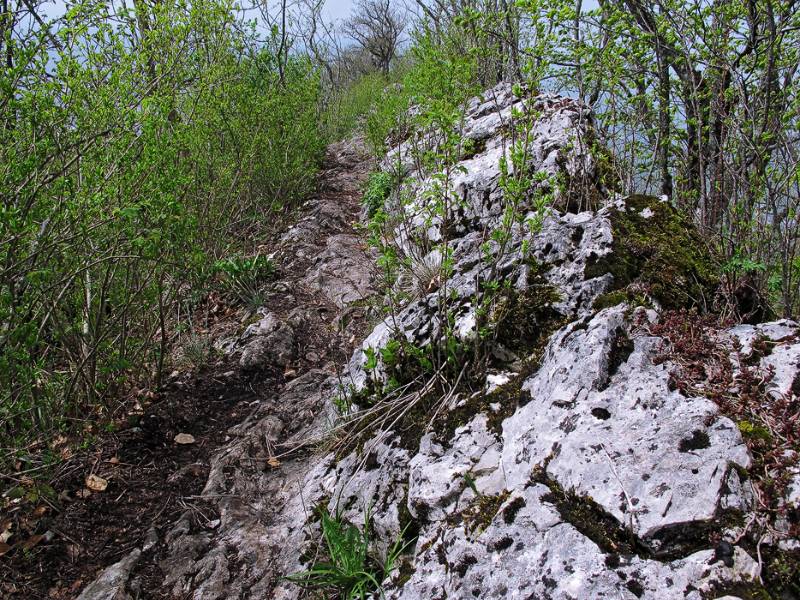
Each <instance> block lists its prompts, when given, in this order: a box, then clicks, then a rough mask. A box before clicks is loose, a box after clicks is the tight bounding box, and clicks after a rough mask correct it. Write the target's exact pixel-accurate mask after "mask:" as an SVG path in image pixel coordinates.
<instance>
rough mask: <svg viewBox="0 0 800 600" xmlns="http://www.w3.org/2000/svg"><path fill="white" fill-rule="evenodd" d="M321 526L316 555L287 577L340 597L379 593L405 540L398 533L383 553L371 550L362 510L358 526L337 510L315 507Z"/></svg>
mask: <svg viewBox="0 0 800 600" xmlns="http://www.w3.org/2000/svg"><path fill="white" fill-rule="evenodd" d="M317 514H318V516H319V519H320V521H319V524H320V530H321V537H322V539H321V543H319V544H318V545H319V548H318V550H319V552H320V556H319V557H318V558H317V560H315V562H314V564H313V565H312V566H311V568H309V569H308V570H306V571H301V572H299V573H294V574H292V575H289V576H288V577H287V579H288V580H289V581H292V582H294V583H296V584H298V585H300V586H302V587H304V588H307V589H309V590H315V591H320V592H322V593H324V594H326V596H327V595H328V594H333V595H335V597H336V598H339V599H340V600H355V599H359V600H365V599H366V598H367V597H372V596H373V594H375V593H378V594H379V595H380V596H381V597H383V588H382V587H381V583H382V582H383V580H384V579H385V578H386V577H387V576H388V575H389V574H390V573H391V572H392V571H393V570H394V568H395V566H396V565H397V561H398V558H399V557H400V555H401V554H402V553H403V552H404V551H405V549H406V548H407V546H408V542H407V541H405V540H404V537H403V534H402V533H401V535H400V536H398V538H397V540H396V541H395V543H394V544H393V545H392V547H391V548H389V550H388V551H387V553H386V556H385V557H380V556H377V555H376V554H375V553H373V552H372V549H371V547H370V546H371V545H372V541H371V537H370V532H371V525H370V515H369V511H368V510H367V511H366V512H365V514H364V525H363V527H362V528H361V529H359V528H358V527H356V526H355V525H353V524H352V523H349V522H348V521H346V520H345V519H344V518H343V517H342V515H341V514H340V513H338V512H336V513H335V514H331V513H330V512H329V511H328V510H327V509H326V508H325V507H324V506H320V507H318V508H317Z"/></svg>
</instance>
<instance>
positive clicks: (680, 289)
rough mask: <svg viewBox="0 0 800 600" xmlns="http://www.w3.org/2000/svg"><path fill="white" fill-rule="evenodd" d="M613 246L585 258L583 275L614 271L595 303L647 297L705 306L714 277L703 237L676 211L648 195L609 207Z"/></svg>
mask: <svg viewBox="0 0 800 600" xmlns="http://www.w3.org/2000/svg"><path fill="white" fill-rule="evenodd" d="M610 218H611V226H612V233H613V237H614V239H613V242H612V244H613V246H612V252H611V253H610V254H609V255H607V256H605V257H602V258H600V259H597V260H595V261H593V262H590V263H588V264H587V267H586V272H585V275H586V277H587V278H591V277H598V276H600V275H603V274H605V273H611V274H612V275H613V276H614V290H613V291H612V292H611V293H609V294H606V295H605V296H601V297H600V298H598V300H597V303H596V305H597V308H601V307H604V306H610V305H611V303H616V302H615V301H618V300H623V299H625V300H629V301H634V300H635V301H639V300H641V298H642V296H645V297H647V298H652V299H653V300H655V301H656V302H657V303H658V304H659V305H660V306H661V307H662V308H665V309H675V308H689V307H693V306H697V307H699V308H705V307H707V306H709V305H710V304H711V301H712V299H713V296H714V293H715V291H716V288H717V285H718V283H719V280H718V276H717V269H716V268H715V265H714V262H713V261H712V259H711V255H710V254H709V252H708V250H707V248H706V245H705V242H704V241H703V239H702V237H701V236H700V234H699V233H698V232H697V230H696V229H695V227H694V225H693V224H692V223H691V222H689V220H688V219H686V218H685V217H684V216H683V215H681V213H679V212H678V211H677V210H676V209H675V208H673V207H672V206H671V205H670V204H669V203H667V202H662V201H661V200H659V199H658V198H654V197H651V196H630V197H628V198H627V199H626V200H625V207H624V208H621V207H613V208H612V209H611V212H610Z"/></svg>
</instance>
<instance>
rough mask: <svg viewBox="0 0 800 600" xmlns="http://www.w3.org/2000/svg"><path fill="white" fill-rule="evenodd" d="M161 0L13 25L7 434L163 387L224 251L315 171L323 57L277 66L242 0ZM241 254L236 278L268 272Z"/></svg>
mask: <svg viewBox="0 0 800 600" xmlns="http://www.w3.org/2000/svg"><path fill="white" fill-rule="evenodd" d="M143 10H144V9H143ZM146 10H147V11H148V14H147V18H148V20H149V21H150V24H149V27H148V28H147V31H146V32H145V34H144V35H142V33H141V32H140V31H139V24H140V23H139V21H138V20H137V18H136V15H134V14H133V13H132V12H130V11H126V10H125V9H118V10H117V9H116V8H115V7H114V6H112V5H110V4H104V3H77V4H74V5H72V6H71V8H70V10H69V11H68V12H67V14H66V16H65V18H64V19H63V20H59V21H57V22H54V23H53V24H51V25H47V26H44V27H43V28H40V29H38V30H37V29H36V28H34V29H32V30H31V32H30V35H29V36H28V37H27V38H26V39H25V43H24V44H23V43H21V42H19V41H16V40H17V36H16V35H10V36H7V37H6V38H5V40H4V43H6V44H11V46H9V56H12V55H13V58H14V61H13V66H11V67H7V68H6V67H4V68H3V69H2V70H0V106H2V107H3V117H2V120H0V189H1V190H3V192H2V195H3V197H4V204H3V207H2V208H1V209H0V239H2V240H4V241H3V243H2V244H0V264H2V265H3V269H2V270H0V446H2V447H11V446H16V447H24V446H26V445H27V444H26V442H30V441H31V440H32V439H35V438H37V437H42V436H43V435H44V434H46V433H48V432H49V431H50V430H52V429H53V428H61V427H65V426H66V425H67V424H69V423H74V422H76V421H75V420H74V417H76V416H81V417H82V418H85V417H87V416H89V418H92V419H96V418H101V417H102V415H103V413H106V412H108V411H109V409H114V408H116V406H113V404H114V403H117V402H121V400H120V399H121V398H122V397H123V396H124V392H125V391H126V390H127V389H129V388H131V387H133V386H134V385H136V386H138V387H140V388H143V389H147V388H154V387H157V386H158V385H159V381H160V374H161V373H162V369H163V366H164V361H165V359H166V356H167V355H168V350H169V348H168V344H169V342H170V340H171V339H172V336H171V332H172V331H173V330H174V329H175V327H176V323H175V322H174V321H175V316H174V315H176V314H178V313H179V311H178V310H175V309H176V307H177V306H180V305H181V304H182V300H183V299H184V297H185V296H186V295H187V294H193V295H196V294H197V293H198V290H199V286H198V282H202V280H203V275H204V273H205V271H207V265H208V263H209V257H211V256H225V255H230V254H234V255H235V254H236V253H238V252H241V251H242V250H243V248H242V246H243V245H244V241H243V240H245V239H247V240H250V238H251V234H252V232H253V231H259V230H263V229H264V225H265V224H269V223H271V222H276V219H274V218H271V216H274V211H277V210H283V209H284V208H285V207H290V206H291V205H293V204H295V203H296V202H297V201H299V200H300V199H302V198H304V197H305V196H306V195H307V194H308V193H309V192H310V191H311V190H313V189H314V188H315V185H316V180H315V174H316V171H317V169H318V166H319V163H320V159H321V157H322V151H323V149H324V139H323V137H322V135H321V132H320V128H319V119H318V116H319V115H318V101H319V98H320V82H319V77H318V75H317V73H316V71H315V70H314V68H313V66H312V65H311V63H310V61H309V60H307V59H304V58H302V57H293V58H290V59H287V60H285V61H284V63H285V64H282V65H280V67H279V65H278V54H277V45H278V43H279V41H278V40H277V38H276V39H268V40H267V41H266V44H264V43H263V41H262V40H260V39H259V37H258V35H257V34H256V32H255V31H253V30H251V29H250V28H248V27H244V26H243V25H244V23H242V22H241V21H239V20H238V17H237V11H236V9H235V6H234V5H233V3H232V2H229V1H228V0H198V1H197V2H192V3H191V5H188V4H186V3H155V4H151V5H148V7H146ZM115 11H116V12H115ZM26 35H27V34H26ZM134 39H135V40H137V43H136V44H132V43H131V40H134ZM54 40H57V43H56V42H54ZM251 244H252V242H248V245H251ZM238 266H239V267H243V269H244V270H243V271H236V270H235V269H234V270H230V269H233V265H229V267H230V269H229V271H224V270H223V271H224V273H225V275H224V276H225V277H227V278H229V280H230V281H231V285H232V286H234V287H236V288H237V289H238V288H239V287H242V286H241V284H242V283H244V284H245V285H244V287H247V286H248V285H249V284H250V283H251V282H252V281H253V279H252V276H253V275H257V276H258V277H261V276H262V274H263V273H262V272H261V268H260V267H258V268H255V269H251V268H249V267H247V266H246V265H244V264H239V265H238ZM258 277H257V278H258ZM257 278H256V279H257Z"/></svg>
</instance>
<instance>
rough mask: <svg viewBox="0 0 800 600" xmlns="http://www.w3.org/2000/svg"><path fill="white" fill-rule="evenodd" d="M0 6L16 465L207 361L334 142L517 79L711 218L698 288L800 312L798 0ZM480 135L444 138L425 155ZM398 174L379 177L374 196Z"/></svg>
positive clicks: (710, 301) (423, 123)
mask: <svg viewBox="0 0 800 600" xmlns="http://www.w3.org/2000/svg"><path fill="white" fill-rule="evenodd" d="M1 1H2V3H0V54H1V55H2V58H3V63H2V64H3V67H2V71H0V73H1V75H0V82H2V85H0V196H2V213H1V214H0V447H1V448H2V454H0V472H2V473H3V474H4V475H6V474H8V475H9V476H10V477H11V480H12V481H16V482H17V483H20V482H23V481H28V478H30V477H31V476H33V477H36V476H37V475H43V474H46V473H47V470H48V469H49V468H50V467H52V466H53V465H55V464H57V463H58V462H59V461H60V460H63V459H64V458H65V457H67V456H69V455H70V453H71V452H72V450H70V448H73V449H74V448H75V447H76V446H80V445H81V444H83V445H90V444H91V443H92V437H93V436H95V435H97V434H98V433H99V432H101V431H102V430H103V428H105V429H108V430H113V428H114V427H116V426H117V425H116V423H117V422H118V421H120V420H121V419H124V418H125V417H126V415H127V414H128V412H129V411H130V410H131V409H133V408H136V407H137V406H141V404H143V403H146V402H147V400H148V398H149V397H150V395H152V394H153V392H154V391H155V390H158V389H159V387H160V386H161V384H162V382H163V380H164V377H165V375H166V374H167V373H169V372H170V371H171V370H172V369H174V368H180V366H181V364H194V363H197V362H201V361H202V360H203V357H204V356H205V355H207V354H208V353H209V352H211V351H212V349H211V348H210V347H209V344H210V342H209V340H208V339H207V338H206V337H204V334H203V330H202V327H203V324H202V323H198V322H197V315H198V314H201V313H202V308H203V307H208V306H210V305H214V304H218V303H227V304H230V305H233V306H239V307H243V310H254V309H255V308H257V307H258V306H259V305H260V302H261V300H262V294H263V287H264V284H265V283H266V282H268V281H269V280H270V279H272V278H273V277H275V274H274V272H273V271H274V270H273V267H272V264H271V262H270V260H269V258H268V255H269V253H270V240H271V239H272V238H273V236H274V235H275V234H276V232H277V231H278V230H279V229H280V227H281V226H282V225H283V224H286V223H288V222H289V220H290V219H291V215H292V211H293V210H294V209H295V208H296V207H297V206H298V205H299V203H301V202H302V201H303V199H305V198H307V197H308V194H309V193H310V192H312V191H313V189H314V186H315V181H316V179H315V175H316V172H317V170H318V168H319V166H320V163H321V158H322V155H323V151H324V148H325V147H326V145H327V144H329V143H330V142H332V141H335V140H338V139H342V138H344V137H347V136H349V135H352V134H353V133H354V132H356V131H358V132H361V133H363V134H364V135H365V137H366V139H367V142H368V144H369V147H370V149H371V151H372V152H374V153H375V155H376V156H377V157H382V156H383V155H384V154H385V153H386V151H387V144H389V145H391V144H394V143H399V142H400V141H402V140H403V139H406V138H407V137H408V136H409V133H410V132H412V131H434V130H439V131H444V132H455V133H457V132H458V131H459V125H460V123H461V121H462V119H463V115H464V110H465V102H466V100H467V99H468V98H470V97H471V96H473V95H475V94H478V93H480V92H481V91H482V90H484V89H487V88H489V87H491V86H492V85H494V84H495V83H497V82H498V81H505V80H510V81H513V82H515V84H516V85H515V88H514V89H515V93H516V94H518V95H519V96H524V97H527V96H529V95H534V94H539V93H543V92H554V93H558V94H562V95H565V96H569V97H572V98H576V99H579V100H581V101H582V102H584V103H586V104H587V105H589V106H590V107H592V109H593V111H594V121H593V123H592V124H591V126H592V127H591V129H592V132H593V135H592V139H589V140H584V142H585V151H586V152H589V153H592V154H593V156H594V157H595V159H596V160H597V161H598V162H599V163H601V164H602V165H603V175H602V177H603V180H604V181H603V184H604V185H605V186H606V187H607V188H608V189H611V190H614V191H617V192H619V193H653V194H659V195H664V196H666V197H667V198H668V199H669V201H670V202H671V203H672V204H673V205H675V206H676V207H677V208H678V209H680V210H681V211H683V213H684V214H685V215H686V216H687V218H690V219H692V220H693V221H694V222H695V223H696V224H697V225H698V227H699V228H700V231H701V232H702V233H703V235H704V240H705V243H706V244H707V245H708V247H709V249H710V250H712V252H713V255H714V256H715V257H716V267H717V270H718V277H719V281H720V283H719V287H718V292H717V295H716V296H714V297H708V298H694V299H693V300H694V304H696V305H698V306H700V307H702V308H703V309H705V310H707V311H715V312H717V313H718V314H720V315H722V316H723V318H729V319H735V320H744V321H758V320H761V319H765V318H768V317H770V316H784V317H791V316H797V314H798V310H800V247H799V246H798V237H799V236H798V228H800V224H798V208H800V154H799V153H800V127H799V126H798V125H799V124H798V119H800V110H799V109H800V96H799V95H798V84H797V70H798V65H799V64H800V56H799V53H800V11H798V6H797V2H794V1H789V0H785V1H773V0H745V1H731V0H662V1H659V2H654V3H650V2H640V1H639V0H614V1H611V0H601V1H600V2H599V5H597V6H595V5H592V6H588V5H587V6H584V3H583V2H582V1H581V0H571V1H570V0H518V1H517V2H507V1H506V0H487V1H465V2H444V1H441V0H417V3H416V4H415V5H413V6H401V5H400V4H399V3H398V4H394V3H392V2H390V0H360V2H359V3H358V4H357V5H356V6H355V7H354V9H353V14H352V15H351V17H350V18H349V19H346V20H345V21H344V22H342V23H331V22H328V21H326V20H325V19H324V18H323V16H322V15H323V13H322V8H323V3H322V2H321V1H315V0H299V1H298V2H293V3H289V2H287V1H286V0H282V3H281V4H279V5H275V6H273V5H269V6H267V5H264V4H257V5H253V6H242V5H239V4H234V3H232V2H228V1H226V0H198V1H194V2H191V3H188V2H182V1H172V0H168V1H153V2H148V1H145V0H138V1H137V2H134V3H133V6H127V5H126V4H125V3H124V2H123V3H111V4H108V3H105V2H92V1H84V2H77V3H74V4H71V5H70V6H69V9H68V10H67V12H66V14H65V15H64V16H63V17H59V18H57V19H49V18H48V17H47V16H46V14H45V12H44V11H43V10H42V6H41V5H39V4H38V3H37V2H36V1H35V0H18V1H15V0H1ZM587 4H588V3H587ZM412 106H413V107H414V110H412V111H409V108H410V107H412ZM467 152H469V149H468V148H465V147H464V141H463V140H462V139H461V138H460V137H459V136H458V135H444V136H443V138H442V140H441V144H440V147H439V152H438V154H437V155H436V156H433V157H428V158H427V159H426V160H431V161H432V164H435V165H437V166H438V167H446V166H447V164H452V163H454V162H455V161H456V160H457V158H458V157H460V156H463V155H464V154H465V153H467ZM562 184H563V185H565V186H573V187H575V188H576V189H581V185H580V184H581V182H562ZM391 186H392V177H391V175H387V174H386V173H378V174H376V175H375V176H373V177H372V178H371V180H370V186H369V188H368V189H367V196H366V198H367V201H368V202H369V198H370V197H377V198H378V201H377V203H376V207H377V206H378V205H380V203H381V202H382V201H383V198H385V196H386V194H387V193H388V191H387V190H388V189H389V188H391ZM384 188H385V189H384ZM525 191H526V190H524V189H521V190H517V192H518V193H520V194H524V193H525ZM370 194H371V195H372V196H370ZM587 205H588V203H587ZM371 212H373V213H374V212H375V211H371ZM378 212H379V211H378ZM373 217H374V214H373ZM43 489H44V488H43Z"/></svg>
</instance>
